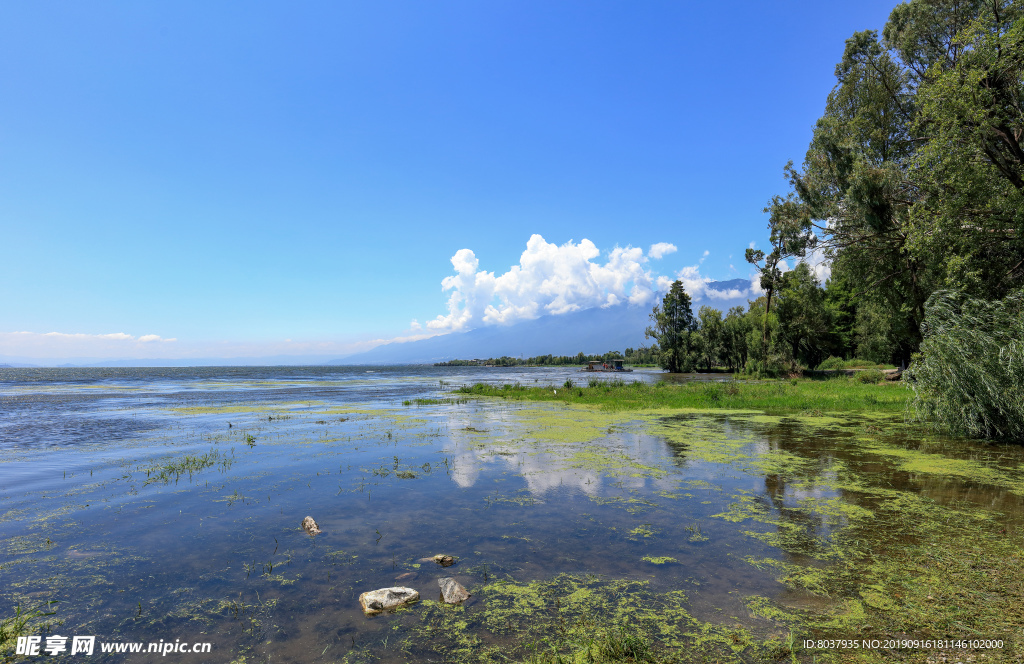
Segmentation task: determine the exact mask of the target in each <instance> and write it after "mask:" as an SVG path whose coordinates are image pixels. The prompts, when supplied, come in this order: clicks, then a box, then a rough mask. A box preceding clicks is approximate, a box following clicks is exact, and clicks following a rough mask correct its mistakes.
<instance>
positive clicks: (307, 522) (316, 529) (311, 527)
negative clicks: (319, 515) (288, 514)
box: [302, 516, 323, 535]
mask: <svg viewBox="0 0 1024 664" xmlns="http://www.w3.org/2000/svg"><path fill="white" fill-rule="evenodd" d="M302 529H303V530H305V531H306V532H307V533H309V534H310V535H319V534H320V533H321V532H323V531H322V530H320V526H318V525H316V521H314V520H313V517H311V516H307V517H306V518H305V519H303V520H302Z"/></svg>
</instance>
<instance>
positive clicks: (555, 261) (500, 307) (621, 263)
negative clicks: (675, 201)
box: [426, 235, 676, 332]
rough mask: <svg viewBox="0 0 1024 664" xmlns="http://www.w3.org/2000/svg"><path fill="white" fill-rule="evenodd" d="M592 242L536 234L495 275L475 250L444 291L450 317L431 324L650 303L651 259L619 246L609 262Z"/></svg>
mask: <svg viewBox="0 0 1024 664" xmlns="http://www.w3.org/2000/svg"><path fill="white" fill-rule="evenodd" d="M670 248H671V251H675V250H676V247H675V246H673V245H670V244H668V243H666V242H660V243H658V244H656V245H653V246H652V247H651V250H652V252H654V253H657V254H658V255H659V256H663V255H665V254H666V253H670ZM600 255H601V252H600V251H599V250H598V248H597V247H596V246H595V245H594V243H593V242H591V241H590V240H587V239H584V240H581V241H580V242H579V244H577V243H575V242H573V241H571V240H570V241H569V242H566V243H565V244H563V245H557V244H554V243H550V242H547V241H546V240H545V239H544V238H543V237H542V236H540V235H533V236H531V237H530V240H529V242H527V243H526V251H524V252H523V253H522V255H521V256H520V258H519V264H518V265H513V266H512V267H511V268H510V269H509V270H508V271H507V272H505V273H504V274H501V275H497V276H496V275H495V274H494V273H493V272H487V271H484V270H480V269H479V267H480V261H479V260H478V259H477V257H476V254H474V253H473V251H472V250H471V249H460V250H459V251H457V252H456V253H455V255H454V256H452V259H451V261H452V267H454V268H455V272H456V274H454V275H452V276H449V277H445V279H444V280H443V281H442V282H441V287H442V288H443V289H444V290H445V291H451V292H452V294H451V295H450V296H449V298H448V314H447V315H442V316H438V317H437V318H435V319H434V320H432V321H428V322H427V324H426V327H427V329H429V330H433V331H435V332H451V331H458V330H465V329H470V328H472V327H476V326H478V325H505V324H510V323H513V322H516V321H519V320H527V319H532V318H537V317H538V316H542V315H545V314H564V313H569V312H572V311H579V310H581V309H589V308H592V307H610V306H614V305H616V304H620V303H624V302H628V303H630V304H636V305H646V304H648V303H649V302H651V301H653V299H654V297H655V294H656V292H657V288H658V282H657V281H656V279H657V278H656V277H655V276H653V275H652V274H651V273H650V271H648V270H646V269H645V264H646V263H647V261H648V257H649V256H650V255H653V254H649V256H645V255H644V252H643V250H642V249H639V248H636V247H629V246H627V247H624V248H623V247H616V248H614V249H612V250H611V252H609V253H608V255H607V259H606V260H605V262H604V263H602V262H600V261H599V260H597V259H599V257H600Z"/></svg>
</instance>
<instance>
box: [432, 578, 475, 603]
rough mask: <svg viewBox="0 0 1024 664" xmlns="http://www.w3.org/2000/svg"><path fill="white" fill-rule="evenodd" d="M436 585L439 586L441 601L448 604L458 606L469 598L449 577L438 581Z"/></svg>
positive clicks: (458, 584)
mask: <svg viewBox="0 0 1024 664" xmlns="http://www.w3.org/2000/svg"><path fill="white" fill-rule="evenodd" d="M437 585H439V586H441V600H442V601H444V602H447V603H448V604H458V603H459V602H464V601H466V600H467V599H469V598H470V594H469V591H468V590H466V589H465V588H464V587H463V586H462V584H461V583H459V582H458V581H456V580H455V579H453V578H452V577H450V576H448V577H445V578H443V579H438V580H437Z"/></svg>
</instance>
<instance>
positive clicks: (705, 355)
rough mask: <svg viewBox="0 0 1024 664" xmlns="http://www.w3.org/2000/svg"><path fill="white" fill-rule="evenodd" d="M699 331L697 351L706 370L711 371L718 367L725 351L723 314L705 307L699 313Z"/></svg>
mask: <svg viewBox="0 0 1024 664" xmlns="http://www.w3.org/2000/svg"><path fill="white" fill-rule="evenodd" d="M697 318H698V319H699V321H700V323H699V329H698V333H697V344H696V345H697V350H698V353H699V356H700V363H701V364H703V365H704V368H705V370H707V371H711V369H713V368H714V367H715V366H716V365H718V362H719V359H720V358H721V356H722V352H723V350H724V348H723V344H722V332H723V328H722V312H721V311H719V310H718V309H712V308H711V307H709V306H707V305H704V306H702V307H701V308H700V309H699V310H698V311H697Z"/></svg>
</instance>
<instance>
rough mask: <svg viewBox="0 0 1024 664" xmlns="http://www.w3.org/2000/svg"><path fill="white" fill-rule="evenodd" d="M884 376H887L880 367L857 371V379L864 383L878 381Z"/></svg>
mask: <svg viewBox="0 0 1024 664" xmlns="http://www.w3.org/2000/svg"><path fill="white" fill-rule="evenodd" d="M883 378H885V374H883V373H882V372H881V371H879V370H878V369H865V370H864V371H858V372H857V380H859V381H860V382H862V383H877V382H878V381H880V380H882V379H883Z"/></svg>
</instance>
